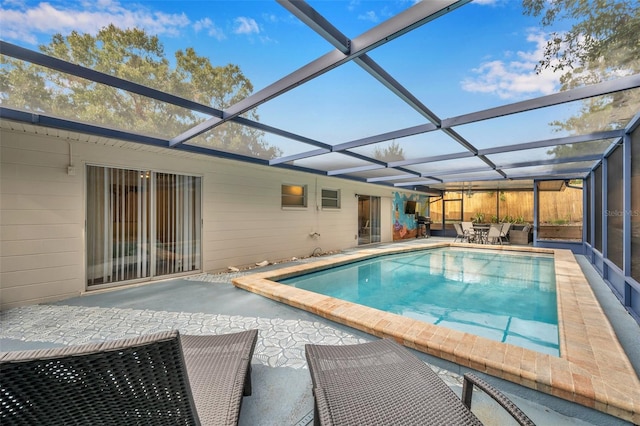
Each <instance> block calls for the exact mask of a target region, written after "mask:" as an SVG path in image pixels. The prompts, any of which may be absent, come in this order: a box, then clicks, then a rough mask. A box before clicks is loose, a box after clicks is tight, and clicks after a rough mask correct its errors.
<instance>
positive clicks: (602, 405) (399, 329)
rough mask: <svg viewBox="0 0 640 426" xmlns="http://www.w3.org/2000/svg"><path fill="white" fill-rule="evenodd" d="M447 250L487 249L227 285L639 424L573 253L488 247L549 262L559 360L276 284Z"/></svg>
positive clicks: (618, 357) (637, 407)
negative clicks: (533, 255) (545, 255)
mask: <svg viewBox="0 0 640 426" xmlns="http://www.w3.org/2000/svg"><path fill="white" fill-rule="evenodd" d="M446 246H456V247H473V248H487V246H483V245H475V244H456V243H449V242H435V243H434V242H428V241H425V242H420V243H417V242H416V243H414V244H411V245H407V246H393V245H392V246H383V247H371V248H363V249H359V250H356V251H354V252H351V253H347V254H344V255H342V256H339V257H329V258H326V259H320V260H318V261H317V262H312V263H306V264H295V265H292V266H285V267H283V268H279V269H277V270H270V271H265V272H259V273H256V274H251V275H246V276H242V277H238V278H235V279H233V280H232V282H233V284H234V285H235V286H236V287H239V288H242V289H245V290H248V291H251V292H253V293H257V294H260V295H262V296H265V297H268V298H270V299H273V300H276V301H278V302H282V303H286V304H288V305H291V306H293V307H296V308H299V309H303V310H306V311H309V312H311V313H313V314H316V315H319V316H321V317H323V318H326V319H328V320H331V321H335V322H337V323H340V324H344V325H347V326H349V327H352V328H355V329H357V330H360V331H363V332H366V333H368V334H371V335H374V336H377V337H390V338H393V339H395V340H396V341H398V342H399V343H402V344H404V345H405V346H408V347H410V348H412V349H416V350H418V351H420V352H423V353H426V354H428V355H431V356H435V357H438V358H441V359H444V360H447V361H450V362H453V363H455V364H457V365H460V366H463V367H468V368H470V369H473V370H476V371H479V372H482V373H486V374H489V375H491V376H494V377H498V378H501V379H504V380H507V381H510V382H513V383H516V384H518V385H522V386H525V387H527V388H530V389H534V390H537V391H540V392H543V393H546V394H549V395H553V396H556V397H559V398H562V399H565V400H568V401H571V402H575V403H578V404H581V405H583V406H586V407H589V408H594V409H596V410H598V411H601V412H604V413H607V414H610V415H612V416H615V417H618V418H620V419H623V420H626V421H629V422H632V423H634V424H640V380H639V379H638V375H637V374H636V372H635V370H634V368H633V366H632V364H631V362H630V361H629V358H628V357H627V355H626V353H625V351H624V349H623V347H622V346H621V344H620V342H619V341H618V338H617V337H616V334H615V332H614V330H613V328H612V326H611V324H610V322H609V320H608V319H607V316H606V315H605V313H604V312H603V310H602V308H601V306H600V304H599V303H598V300H597V299H596V297H595V295H594V293H593V291H592V289H591V287H590V285H589V283H588V281H587V279H586V277H585V276H584V274H583V272H582V269H581V268H580V265H579V264H578V262H577V261H576V258H575V256H574V255H573V254H572V253H571V251H568V250H552V249H542V248H534V247H526V246H492V247H491V248H490V249H492V250H516V251H523V252H530V253H531V252H534V253H535V252H537V253H552V254H553V255H554V259H555V271H556V287H557V299H558V330H559V335H560V353H561V355H560V357H556V356H551V355H548V354H543V353H539V352H534V351H531V350H527V349H524V348H521V347H518V346H514V345H510V344H505V343H499V342H495V341H492V340H489V339H486V338H483V337H479V336H475V335H472V334H468V333H464V332H461V331H456V330H452V329H448V328H445V327H441V326H436V325H433V324H429V323H425V322H421V321H418V320H415V319H411V318H406V317H402V316H400V315H396V314H392V313H388V312H383V311H379V310H377V309H373V308H368V307H365V306H362V305H357V304H354V303H351V302H346V301H343V300H339V299H335V298H332V297H329V296H324V295H321V294H317V293H312V292H309V291H306V290H302V289H299V288H295V287H291V286H287V285H283V284H279V283H277V282H275V281H276V280H280V279H284V278H287V277H291V276H294V275H299V274H301V273H307V272H312V271H316V270H320V269H325V268H330V267H333V266H338V265H342V264H345V263H350V262H354V261H357V260H362V259H365V258H369V257H375V256H380V255H384V254H390V253H397V252H406V251H413V250H419V249H424V248H435V247H446Z"/></svg>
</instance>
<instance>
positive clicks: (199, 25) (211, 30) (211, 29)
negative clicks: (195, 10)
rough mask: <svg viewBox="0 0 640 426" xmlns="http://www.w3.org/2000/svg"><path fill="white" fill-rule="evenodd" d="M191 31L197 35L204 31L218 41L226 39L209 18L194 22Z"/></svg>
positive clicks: (220, 29)
mask: <svg viewBox="0 0 640 426" xmlns="http://www.w3.org/2000/svg"><path fill="white" fill-rule="evenodd" d="M193 29H194V30H195V32H197V33H198V32H200V31H203V30H206V31H207V34H208V35H210V36H211V37H213V38H215V39H218V40H224V39H225V38H227V36H226V35H225V33H224V31H223V30H222V28H219V27H218V26H216V24H214V23H213V21H212V20H211V19H209V18H204V19H200V20H198V21H196V22H195V23H194V24H193Z"/></svg>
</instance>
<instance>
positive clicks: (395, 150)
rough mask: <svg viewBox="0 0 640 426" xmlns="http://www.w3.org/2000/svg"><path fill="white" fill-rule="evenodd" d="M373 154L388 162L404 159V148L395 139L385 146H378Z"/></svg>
mask: <svg viewBox="0 0 640 426" xmlns="http://www.w3.org/2000/svg"><path fill="white" fill-rule="evenodd" d="M373 156H374V157H375V158H376V159H378V160H381V161H384V162H386V163H391V162H393V161H402V160H404V149H403V148H402V147H401V146H400V144H399V143H398V142H396V141H395V140H394V141H393V142H391V144H389V146H387V147H385V148H382V147H379V146H377V147H376V148H375V150H374V151H373Z"/></svg>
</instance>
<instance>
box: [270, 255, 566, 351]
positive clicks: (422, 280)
mask: <svg viewBox="0 0 640 426" xmlns="http://www.w3.org/2000/svg"><path fill="white" fill-rule="evenodd" d="M279 282H281V283H283V284H287V285H291V286H295V287H297V288H301V289H305V290H308V291H312V292H315V293H320V294H324V295H327V296H331V297H335V298H338V299H341V300H346V301H350V302H353V303H358V304H361V305H365V306H369V307H372V308H376V309H380V310H383V311H386V312H391V313H395V314H399V315H402V316H405V317H409V318H413V319H417V320H420V321H424V322H428V323H431V324H435V325H439V326H443V327H448V328H452V329H455V330H460V331H463V332H466V333H470V334H474V335H476V336H482V337H485V338H488V339H492V340H495V341H498V342H504V343H511V344H514V345H517V346H521V347H524V348H527V349H531V350H535V351H538V352H542V353H547V354H550V355H555V356H558V355H559V338H558V309H557V303H556V282H555V269H554V261H553V256H552V255H549V254H530V253H520V252H504V251H500V252H497V251H487V250H479V249H462V248H456V247H443V248H435V249H429V250H422V251H419V252H411V253H399V254H391V255H385V256H380V257H375V258H372V259H366V260H362V261H359V262H355V263H352V264H348V265H342V266H337V267H333V268H330V269H325V270H321V271H316V272H313V273H308V274H304V275H300V276H296V277H292V278H288V279H284V280H280V281H279Z"/></svg>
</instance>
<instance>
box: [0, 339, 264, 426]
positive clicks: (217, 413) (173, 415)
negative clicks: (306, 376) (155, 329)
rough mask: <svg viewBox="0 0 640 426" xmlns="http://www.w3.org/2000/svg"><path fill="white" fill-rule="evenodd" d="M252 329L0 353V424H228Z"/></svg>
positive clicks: (246, 382) (243, 387) (242, 389)
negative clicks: (207, 334)
mask: <svg viewBox="0 0 640 426" xmlns="http://www.w3.org/2000/svg"><path fill="white" fill-rule="evenodd" d="M257 335H258V332H257V330H249V331H244V332H240V333H232V334H225V335H216V336H187V335H184V336H180V335H179V333H178V332H177V331H167V332H162V333H157V334H153V335H149V336H143V337H139V338H133V339H126V340H119V341H111V342H103V343H97V344H86V345H78V346H67V347H63V348H55V349H45V350H36V351H20V352H5V353H2V354H0V424H2V425H3V426H5V425H35V424H43V425H44V424H82V425H139V424H148V425H199V424H205V425H234V424H237V423H238V418H239V415H240V405H241V403H242V396H243V394H244V395H250V394H251V358H252V356H253V350H254V348H255V344H256V340H257Z"/></svg>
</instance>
